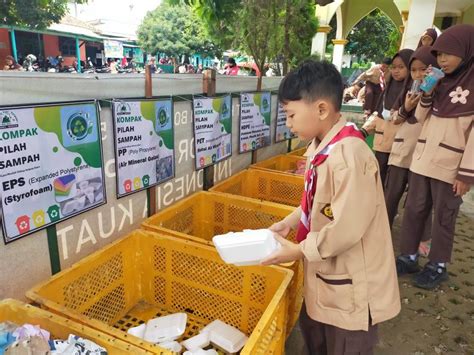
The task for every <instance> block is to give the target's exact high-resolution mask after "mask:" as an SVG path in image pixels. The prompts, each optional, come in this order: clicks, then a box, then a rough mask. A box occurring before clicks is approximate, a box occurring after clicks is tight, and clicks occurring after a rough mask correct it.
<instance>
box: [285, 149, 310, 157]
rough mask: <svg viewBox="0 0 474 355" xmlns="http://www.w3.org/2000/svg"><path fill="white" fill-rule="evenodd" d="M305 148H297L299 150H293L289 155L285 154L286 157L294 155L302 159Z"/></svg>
mask: <svg viewBox="0 0 474 355" xmlns="http://www.w3.org/2000/svg"><path fill="white" fill-rule="evenodd" d="M306 150H307V149H306V147H303V148H299V149H295V150H293V151H291V152H289V153H287V154H286V155H295V156H298V157H302V156H303V155H304V153H306Z"/></svg>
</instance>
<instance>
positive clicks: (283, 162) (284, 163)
mask: <svg viewBox="0 0 474 355" xmlns="http://www.w3.org/2000/svg"><path fill="white" fill-rule="evenodd" d="M298 163H299V164H305V163H306V158H305V157H298V156H294V155H277V156H275V157H273V158H270V159H267V160H264V161H261V162H258V163H255V164H252V165H250V169H259V170H264V171H273V172H275V171H276V172H279V173H283V174H288V175H298V176H303V174H296V173H295V170H296V169H297V168H298Z"/></svg>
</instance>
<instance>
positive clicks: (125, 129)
mask: <svg viewBox="0 0 474 355" xmlns="http://www.w3.org/2000/svg"><path fill="white" fill-rule="evenodd" d="M113 120H114V127H115V157H116V164H115V170H116V172H117V175H116V176H117V197H123V196H126V195H128V194H130V193H133V192H137V191H141V190H143V189H146V188H148V187H151V186H154V185H157V184H160V183H162V182H164V181H167V180H169V179H171V178H173V177H174V171H175V169H174V130H173V101H172V100H171V99H164V100H136V101H122V100H114V102H113Z"/></svg>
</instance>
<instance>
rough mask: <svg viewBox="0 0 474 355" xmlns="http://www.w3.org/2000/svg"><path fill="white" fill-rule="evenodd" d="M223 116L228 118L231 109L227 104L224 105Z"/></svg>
mask: <svg viewBox="0 0 474 355" xmlns="http://www.w3.org/2000/svg"><path fill="white" fill-rule="evenodd" d="M221 111H222V116H227V115H228V114H229V108H228V107H227V105H226V104H225V102H224V103H223V104H222V110H221Z"/></svg>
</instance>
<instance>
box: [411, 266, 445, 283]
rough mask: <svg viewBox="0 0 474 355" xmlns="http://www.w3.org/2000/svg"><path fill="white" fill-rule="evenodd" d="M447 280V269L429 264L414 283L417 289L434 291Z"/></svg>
mask: <svg viewBox="0 0 474 355" xmlns="http://www.w3.org/2000/svg"><path fill="white" fill-rule="evenodd" d="M447 279H448V271H447V270H446V268H445V267H442V266H439V265H438V264H433V263H431V262H429V263H427V264H426V265H425V267H424V268H423V270H422V271H421V272H420V273H419V274H418V275H416V276H415V279H414V281H415V286H416V287H419V288H424V289H425V290H432V289H434V288H435V287H436V286H438V285H439V284H440V283H441V282H443V281H446V280H447Z"/></svg>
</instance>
